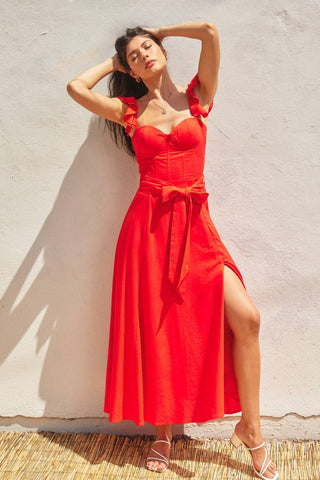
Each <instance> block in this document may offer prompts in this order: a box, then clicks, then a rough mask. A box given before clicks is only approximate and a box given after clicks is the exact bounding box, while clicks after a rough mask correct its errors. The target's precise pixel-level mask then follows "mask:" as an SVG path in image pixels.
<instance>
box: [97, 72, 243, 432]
mask: <svg viewBox="0 0 320 480" xmlns="http://www.w3.org/2000/svg"><path fill="white" fill-rule="evenodd" d="M197 82H198V74H196V75H195V76H194V77H193V79H192V80H191V82H190V83H189V85H188V87H187V92H186V94H187V96H188V100H189V106H190V114H191V116H190V117H188V118H186V119H184V120H182V121H181V122H180V123H178V125H176V126H175V127H174V129H173V130H172V131H171V133H169V134H166V133H164V132H163V131H161V130H159V129H158V128H156V127H153V126H151V125H141V126H138V127H137V110H138V104H137V101H136V99H135V98H134V97H118V98H120V99H121V100H122V101H124V102H125V103H126V104H127V110H126V113H125V115H124V121H125V123H126V130H125V131H126V133H127V134H128V135H129V132H130V131H131V128H134V129H135V130H134V133H133V136H132V142H133V147H134V149H135V153H136V157H137V161H138V164H139V172H140V177H139V178H140V185H139V188H138V190H137V192H136V194H135V196H134V198H133V200H132V202H131V204H130V206H129V209H128V211H127V213H126V216H125V218H124V221H123V224H122V227H121V230H120V234H119V237H118V242H117V246H116V252H115V259H114V272H113V284H112V304H111V320H110V336H109V350H108V363H107V373H106V392H105V405H104V411H105V412H106V413H109V421H110V422H120V421H121V420H132V421H134V422H135V423H136V424H137V425H143V424H144V423H145V422H149V423H151V424H153V425H162V424H177V423H178V424H179V423H180V424H184V423H192V422H196V423H202V422H206V421H208V420H211V419H214V418H221V417H223V416H224V415H225V414H230V413H235V412H239V411H241V408H240V402H239V395H238V387H237V380H236V377H235V372H234V365H233V356H232V342H233V333H232V331H231V329H230V327H229V326H228V324H227V322H225V320H224V301H223V267H224V264H225V265H227V266H228V267H230V268H232V269H233V270H234V272H235V273H236V274H237V275H238V277H239V278H240V280H241V282H242V284H243V286H244V287H245V285H244V281H243V278H242V276H241V273H240V271H239V270H238V268H237V266H236V264H235V262H234V261H233V259H232V258H231V256H230V253H229V252H228V250H227V249H226V247H225V246H224V244H223V243H222V241H221V238H220V236H219V234H218V232H217V230H216V228H215V226H214V224H213V222H212V220H211V217H210V213H209V208H208V201H207V197H208V195H209V194H208V193H207V192H206V188H205V182H204V174H203V170H204V162H205V147H206V134H207V127H206V125H205V124H204V123H203V122H202V120H201V118H200V115H202V116H203V117H206V116H207V115H208V113H209V112H210V110H211V109H212V106H213V101H212V103H211V105H210V108H209V112H206V110H205V109H204V108H203V107H202V106H201V105H200V104H199V100H198V98H197V97H196V96H195V94H194V92H193V89H194V87H195V85H196V84H197ZM245 288H246V287H245Z"/></svg>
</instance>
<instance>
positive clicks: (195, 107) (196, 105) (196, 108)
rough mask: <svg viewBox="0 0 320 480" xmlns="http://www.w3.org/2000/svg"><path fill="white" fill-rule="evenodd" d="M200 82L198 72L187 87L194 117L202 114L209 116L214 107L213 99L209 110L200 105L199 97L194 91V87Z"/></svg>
mask: <svg viewBox="0 0 320 480" xmlns="http://www.w3.org/2000/svg"><path fill="white" fill-rule="evenodd" d="M198 82H199V78H198V73H196V75H195V76H194V77H193V79H192V80H191V82H190V83H189V85H188V87H187V92H188V97H189V104H190V112H191V115H193V116H194V117H199V116H200V115H202V116H203V117H207V116H208V115H209V113H210V111H211V109H212V107H213V100H212V102H211V104H210V106H209V110H208V111H206V109H205V108H204V107H202V106H201V105H200V102H199V99H198V97H196V95H195V94H194V91H193V89H194V87H195V86H196V85H197V83H198Z"/></svg>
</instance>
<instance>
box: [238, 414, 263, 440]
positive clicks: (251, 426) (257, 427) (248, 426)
mask: <svg viewBox="0 0 320 480" xmlns="http://www.w3.org/2000/svg"><path fill="white" fill-rule="evenodd" d="M238 428H240V429H241V430H245V431H246V433H247V434H248V435H252V436H256V435H261V423H260V421H259V420H258V421H256V422H252V421H251V420H246V419H243V418H242V419H241V420H240V422H239V423H238Z"/></svg>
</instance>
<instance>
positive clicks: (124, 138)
mask: <svg viewBox="0 0 320 480" xmlns="http://www.w3.org/2000/svg"><path fill="white" fill-rule="evenodd" d="M136 35H145V36H147V37H149V38H152V40H154V41H155V42H156V43H157V44H158V45H160V46H162V44H161V42H160V40H159V39H158V38H157V37H155V36H154V35H152V34H151V33H149V32H148V31H147V30H144V29H143V28H142V27H139V26H137V27H134V28H127V29H126V33H125V35H122V36H121V37H118V38H117V40H116V42H115V49H116V51H117V53H118V56H119V60H120V63H121V65H122V66H123V67H124V69H125V70H126V72H127V73H124V72H120V71H119V70H115V71H114V72H112V73H111V74H110V75H109V83H108V88H109V97H135V98H136V99H138V98H140V97H143V96H144V95H146V94H147V93H148V88H147V87H146V85H145V84H144V83H143V80H141V81H140V82H137V81H136V80H135V79H134V78H133V77H132V76H131V75H130V74H129V70H130V67H129V64H128V62H127V54H126V48H127V44H128V43H129V41H130V40H131V39H132V38H133V37H135V36H136ZM104 120H105V124H106V126H107V127H108V128H109V130H110V134H111V138H112V140H113V141H114V142H115V144H116V145H117V147H119V148H123V149H124V150H125V151H126V152H127V153H128V154H129V155H130V156H132V157H133V158H135V151H134V149H133V145H132V141H131V137H130V136H129V135H127V134H126V133H125V127H123V126H122V125H120V124H119V123H117V122H113V121H112V120H108V119H107V118H105V119H104Z"/></svg>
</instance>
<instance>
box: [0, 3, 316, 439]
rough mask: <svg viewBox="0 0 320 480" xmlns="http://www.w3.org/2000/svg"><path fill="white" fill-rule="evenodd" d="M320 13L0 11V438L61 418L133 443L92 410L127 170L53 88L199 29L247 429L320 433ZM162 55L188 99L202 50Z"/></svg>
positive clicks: (223, 8) (278, 7)
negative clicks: (249, 334)
mask: <svg viewBox="0 0 320 480" xmlns="http://www.w3.org/2000/svg"><path fill="white" fill-rule="evenodd" d="M319 9H320V7H319V3H318V2H314V1H312V0H307V1H302V0H300V1H298V0H279V1H274V2H270V1H266V0H262V1H260V2H256V1H253V0H244V1H243V2H238V1H236V0H233V1H229V2H221V1H200V2H194V1H191V0H184V1H177V2H155V1H151V2H147V3H146V2H142V1H141V0H138V1H136V2H129V1H124V0H119V1H117V2H111V1H92V2H90V5H89V3H88V2H86V1H84V0H81V1H77V0H74V1H72V0H70V1H61V0H57V1H55V2H50V1H48V0H45V1H42V2H40V1H39V0H37V1H24V2H18V1H12V0H10V1H9V0H4V1H3V2H2V20H3V28H2V31H1V46H2V50H1V63H2V67H1V71H2V75H1V78H0V81H1V91H2V102H1V104H2V105H1V107H2V108H1V110H2V115H1V162H2V175H1V207H0V208H1V214H2V221H1V277H0V282H1V290H2V294H3V296H2V301H1V336H0V357H1V369H0V385H1V393H0V415H1V416H2V417H3V418H2V422H0V423H1V424H2V426H3V428H10V427H12V426H13V425H16V424H19V425H23V424H24V425H25V426H27V427H29V428H34V427H36V426H37V425H39V426H41V425H43V421H44V419H51V420H50V421H51V423H50V426H51V429H53V427H54V425H58V424H59V422H60V424H61V421H62V419H66V418H73V419H82V425H83V429H85V428H88V425H94V426H95V427H96V428H98V426H99V425H100V426H101V425H102V424H103V426H104V428H105V430H106V431H114V430H112V428H113V429H114V428H116V427H117V428H119V429H122V432H129V431H130V432H131V431H134V430H135V428H134V426H132V423H131V422H123V423H122V424H121V426H119V425H117V426H115V425H110V424H108V422H107V415H106V414H105V413H104V412H103V400H104V386H105V385H104V383H105V368H106V359H107V345H108V332H109V315H110V301H111V285H112V268H113V258H114V252H115V245H116V240H117V236H118V233H119V231H120V227H121V223H122V220H123V218H124V215H125V213H126V210H127V208H128V206H129V204H130V202H131V200H132V198H133V195H134V193H135V191H136V189H137V186H138V168H137V165H136V164H135V163H133V161H132V160H131V159H130V158H129V157H127V156H126V154H125V153H123V152H121V151H119V150H117V149H116V148H115V146H114V145H113V143H112V142H111V140H110V138H109V136H108V133H104V131H103V128H102V125H103V122H99V119H98V117H96V116H95V115H92V114H91V113H90V112H88V111H87V110H85V109H84V108H82V107H81V106H80V105H78V104H76V103H75V102H74V101H73V100H72V99H71V97H69V96H68V94H67V92H66V85H67V83H68V81H70V80H71V79H72V78H73V77H74V76H76V75H77V74H79V73H80V72H81V71H83V70H85V69H87V68H89V67H90V66H92V65H94V64H97V63H100V62H101V61H103V60H104V59H105V58H107V57H109V56H111V55H113V53H114V47H113V45H114V40H115V38H116V37H117V36H118V35H120V34H122V33H123V30H124V29H125V27H126V26H135V25H138V24H140V25H141V26H146V27H157V26H159V25H169V24H174V23H181V22H186V21H194V20H208V21H212V22H214V23H215V24H216V25H217V27H218V29H219V33H220V44H221V69H220V77H219V87H218V91H217V94H216V97H215V104H214V108H213V110H212V112H211V113H210V116H209V120H208V143H207V154H206V169H205V177H206V186H207V190H208V191H209V193H210V196H209V205H210V212H211V217H212V219H213V221H214V223H215V225H216V227H217V229H218V231H219V233H220V235H221V237H222V239H223V240H224V243H225V245H226V246H227V248H228V249H229V251H230V253H231V255H232V256H233V258H234V260H235V261H236V263H237V265H238V267H239V269H240V271H241V272H242V274H243V277H244V281H245V283H246V286H247V289H248V293H249V295H250V296H251V298H252V299H253V301H254V302H255V304H256V305H257V307H258V309H259V310H260V313H261V320H262V326H261V333H260V339H261V355H262V369H261V374H262V376H261V416H262V419H264V420H265V421H266V422H267V421H271V424H272V425H271V424H270V425H271V427H270V432H271V431H273V432H275V431H276V430H277V429H278V430H277V436H278V437H279V438H280V437H281V435H283V432H282V433H281V431H280V430H279V425H283V423H281V422H284V418H289V419H290V421H289V422H287V427H286V428H287V430H286V435H287V436H288V437H290V436H292V437H295V436H297V432H298V431H299V435H300V436H301V437H310V438H318V437H317V435H318V436H319V435H320V434H319V432H320V428H319V425H320V412H319V388H320V378H319V375H320V374H319V368H317V366H318V363H319V360H318V359H319V356H318V351H319V286H320V282H319V271H320V270H319V260H320V254H319V243H320V242H319V165H320V162H319V150H320V140H319V138H320V137H319V133H320V132H319V120H320V118H319V117H320V114H319V100H320V98H319V97H320V94H319V60H318V57H319V47H320V33H319V24H320V11H319ZM164 45H165V47H166V49H167V52H168V68H169V72H170V74H171V76H172V79H173V81H174V82H175V83H177V84H178V85H182V86H186V85H187V83H188V82H189V81H190V80H191V78H192V77H193V76H194V74H195V73H196V71H197V66H198V57H199V52H200V42H199V41H197V40H193V39H187V38H179V37H169V38H167V39H166V40H165V42H164ZM106 85H107V83H106V80H102V81H101V82H99V83H98V85H97V86H96V87H95V90H97V91H99V92H101V93H106ZM235 417H236V416H234V417H232V418H235ZM27 419H29V420H27ZM32 419H33V420H32ZM86 419H87V423H86ZM92 419H96V420H92ZM226 419H227V418H225V419H224V420H223V421H220V422H215V424H216V425H223V424H224V423H225V420H226ZM41 422H42V423H41ZM90 422H91V423H90ZM92 422H93V423H92ZM303 422H305V423H304V425H305V427H306V428H305V429H304V430H301V429H300V428H299V429H298V428H297V426H298V425H300V423H303ZM47 425H48V424H47ZM288 425H289V427H288ZM186 428H188V429H189V430H187V431H189V432H191V433H199V427H197V426H194V427H192V426H191V427H190V426H188V427H186ZM201 428H202V429H201V431H200V433H201V434H202V435H203V434H205V433H206V432H209V431H210V425H203V426H202V427H201ZM140 431H141V427H140ZM217 431H219V430H217ZM274 434H275V433H273V435H274Z"/></svg>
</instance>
